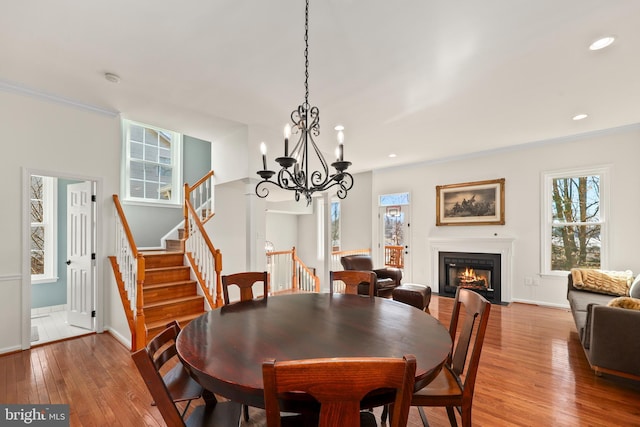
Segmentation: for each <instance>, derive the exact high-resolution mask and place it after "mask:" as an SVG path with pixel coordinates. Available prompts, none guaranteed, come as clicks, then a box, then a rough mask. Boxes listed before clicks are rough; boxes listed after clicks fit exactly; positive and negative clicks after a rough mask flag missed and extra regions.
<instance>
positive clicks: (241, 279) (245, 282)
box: [222, 271, 269, 421]
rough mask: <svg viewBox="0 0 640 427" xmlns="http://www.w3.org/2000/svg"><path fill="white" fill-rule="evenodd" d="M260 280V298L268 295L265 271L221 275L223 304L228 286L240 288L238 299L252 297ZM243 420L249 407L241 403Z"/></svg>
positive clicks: (265, 297)
mask: <svg viewBox="0 0 640 427" xmlns="http://www.w3.org/2000/svg"><path fill="white" fill-rule="evenodd" d="M258 282H262V295H263V296H262V298H264V299H267V297H268V296H269V275H268V274H267V272H266V271H247V272H244V273H235V274H228V275H226V276H222V295H223V299H224V303H225V305H228V304H229V303H230V302H229V286H237V287H238V288H239V289H240V301H248V300H252V299H254V296H253V285H254V284H256V283H258ZM242 412H243V413H244V420H245V421H249V407H248V406H246V405H243V409H242Z"/></svg>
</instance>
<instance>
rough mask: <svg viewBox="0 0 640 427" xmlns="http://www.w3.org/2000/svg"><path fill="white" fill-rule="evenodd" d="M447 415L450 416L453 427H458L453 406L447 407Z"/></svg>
mask: <svg viewBox="0 0 640 427" xmlns="http://www.w3.org/2000/svg"><path fill="white" fill-rule="evenodd" d="M447 415H448V416H449V423H450V424H451V426H452V427H457V425H458V421H457V420H456V411H455V409H454V407H453V406H447Z"/></svg>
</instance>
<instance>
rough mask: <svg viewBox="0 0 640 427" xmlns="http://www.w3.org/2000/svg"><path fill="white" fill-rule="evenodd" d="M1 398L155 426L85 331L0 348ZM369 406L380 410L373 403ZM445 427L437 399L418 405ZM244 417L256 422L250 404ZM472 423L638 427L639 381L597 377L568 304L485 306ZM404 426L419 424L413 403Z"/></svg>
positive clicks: (75, 416) (99, 421)
mask: <svg viewBox="0 0 640 427" xmlns="http://www.w3.org/2000/svg"><path fill="white" fill-rule="evenodd" d="M452 302H453V300H452V299H450V298H440V297H437V296H434V297H433V298H432V301H431V304H430V310H431V314H432V315H434V316H435V317H436V318H438V319H440V321H442V322H443V323H444V324H445V325H447V326H448V322H449V317H450V315H451V307H452ZM0 402H2V403H68V404H70V420H71V425H72V426H79V427H80V426H81V427H87V426H124V427H130V426H131V427H138V426H153V427H158V426H163V425H164V422H163V421H162V417H161V416H160V414H159V413H158V411H157V409H156V408H155V407H153V406H151V405H150V403H151V397H150V395H149V393H148V392H147V389H146V387H145V385H144V383H143V382H142V379H141V378H140V375H139V374H138V371H137V370H136V368H135V365H134V364H133V361H132V360H131V357H130V352H129V350H128V349H126V348H124V347H123V346H122V345H121V344H120V343H119V342H118V341H116V340H115V339H114V338H113V337H112V336H110V335H109V334H98V335H89V336H83V337H80V338H76V339H73V340H67V341H62V342H57V343H51V344H47V345H43V346H40V347H35V348H33V349H31V350H28V351H24V352H20V353H14V354H10V355H5V356H0ZM375 413H376V414H377V415H379V414H380V410H379V409H376V411H375ZM426 413H427V415H428V416H429V421H430V423H431V425H432V426H434V427H437V426H447V425H449V424H448V420H447V417H446V412H445V410H444V409H442V408H427V409H426ZM251 416H252V419H251V420H250V421H249V423H244V421H243V423H242V425H243V426H247V427H248V426H259V425H263V424H262V423H263V422H264V413H263V412H262V411H261V410H258V409H255V408H251ZM473 424H474V425H475V426H488V427H493V426H509V427H511V426H545V427H546V426H554V427H555V426H560V427H563V426H567V427H573V426H611V425H616V426H618V425H624V426H640V383H638V382H634V381H631V380H626V379H621V378H617V377H612V376H606V375H605V376H602V377H597V376H595V375H594V373H593V371H592V370H591V369H590V368H589V365H588V363H587V361H586V358H585V356H584V352H583V351H582V348H581V347H580V343H579V341H578V338H577V333H576V331H575V326H574V324H573V319H572V317H571V314H570V312H569V311H568V310H564V309H554V308H545V307H537V306H532V305H525V304H511V305H509V306H493V307H492V311H491V316H490V320H489V328H488V332H487V335H486V341H485V345H484V350H483V354H482V358H481V361H480V370H479V374H478V379H477V385H476V393H475V400H474V404H473ZM408 425H409V426H410V427H418V426H421V423H420V419H419V416H418V412H417V410H416V408H412V409H411V413H410V417H409V423H408Z"/></svg>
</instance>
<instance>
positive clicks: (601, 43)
mask: <svg viewBox="0 0 640 427" xmlns="http://www.w3.org/2000/svg"><path fill="white" fill-rule="evenodd" d="M614 40H615V38H614V37H611V36H608V37H602V38H600V39H598V40H596V41H594V42H593V43H591V45H590V46H589V49H591V50H600V49H604V48H605V47H607V46H609V45H610V44H611V43H613V41H614Z"/></svg>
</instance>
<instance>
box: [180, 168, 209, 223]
mask: <svg viewBox="0 0 640 427" xmlns="http://www.w3.org/2000/svg"><path fill="white" fill-rule="evenodd" d="M213 178H214V173H213V171H212V170H211V171H209V172H207V173H206V174H205V176H203V177H202V178H200V179H199V180H198V181H197V182H196V183H195V184H193V185H192V186H189V184H184V199H185V202H186V201H189V202H190V203H191V205H192V206H193V207H194V209H195V211H196V213H197V214H198V216H199V218H200V219H201V221H202V223H206V222H207V221H209V220H210V219H211V218H213V216H214V215H215V210H214V202H215V200H214V190H215V186H214V182H213ZM186 217H187V212H186V211H185V224H186Z"/></svg>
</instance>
